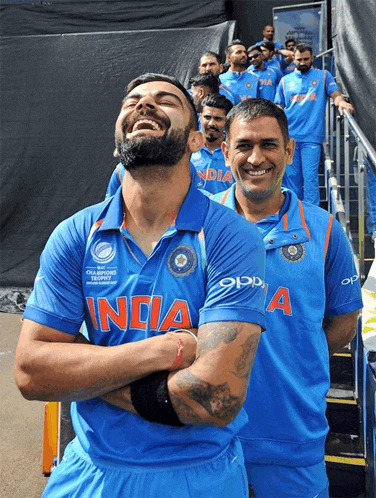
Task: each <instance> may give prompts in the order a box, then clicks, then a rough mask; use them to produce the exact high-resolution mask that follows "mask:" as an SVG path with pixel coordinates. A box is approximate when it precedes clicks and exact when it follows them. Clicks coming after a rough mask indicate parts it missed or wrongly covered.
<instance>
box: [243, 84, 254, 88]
mask: <svg viewBox="0 0 376 498" xmlns="http://www.w3.org/2000/svg"><path fill="white" fill-rule="evenodd" d="M245 86H246V87H247V88H252V87H253V83H246V84H245Z"/></svg>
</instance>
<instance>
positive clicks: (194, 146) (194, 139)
mask: <svg viewBox="0 0 376 498" xmlns="http://www.w3.org/2000/svg"><path fill="white" fill-rule="evenodd" d="M204 144H205V138H204V135H203V133H201V131H197V130H194V131H191V132H190V134H189V137H188V150H189V152H191V153H193V152H198V151H199V150H201V149H202V148H203V146H204Z"/></svg>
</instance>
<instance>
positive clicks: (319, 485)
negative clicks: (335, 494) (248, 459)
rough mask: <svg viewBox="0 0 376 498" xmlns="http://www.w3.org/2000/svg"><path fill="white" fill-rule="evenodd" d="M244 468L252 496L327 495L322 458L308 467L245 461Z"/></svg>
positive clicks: (298, 497) (320, 497)
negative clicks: (246, 462) (247, 462)
mask: <svg viewBox="0 0 376 498" xmlns="http://www.w3.org/2000/svg"><path fill="white" fill-rule="evenodd" d="M245 468H246V471H247V476H248V482H249V483H250V484H251V486H252V489H253V496H254V497H255V498H329V482H328V478H327V475H326V470H325V462H324V460H322V462H320V463H318V464H315V465H310V466H308V467H286V466H283V465H265V464H255V463H249V464H246V465H245ZM250 495H251V496H252V494H250Z"/></svg>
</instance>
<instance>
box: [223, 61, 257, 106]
mask: <svg viewBox="0 0 376 498" xmlns="http://www.w3.org/2000/svg"><path fill="white" fill-rule="evenodd" d="M219 81H220V82H221V83H222V85H223V86H224V87H225V88H227V89H228V90H229V91H230V92H231V93H232V95H233V97H234V101H235V104H239V102H241V101H242V100H246V99H252V98H255V97H259V96H260V95H259V88H258V78H257V76H255V75H253V74H250V73H249V72H248V71H243V72H242V73H234V72H233V71H231V69H229V70H228V71H226V72H225V73H223V74H220V75H219Z"/></svg>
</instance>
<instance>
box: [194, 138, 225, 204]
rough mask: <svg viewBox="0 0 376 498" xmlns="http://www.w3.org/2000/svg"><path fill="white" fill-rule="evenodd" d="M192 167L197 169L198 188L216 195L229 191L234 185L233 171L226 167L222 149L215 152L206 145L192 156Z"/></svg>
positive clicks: (219, 148)
mask: <svg viewBox="0 0 376 498" xmlns="http://www.w3.org/2000/svg"><path fill="white" fill-rule="evenodd" d="M191 165H193V166H194V168H195V169H196V173H197V176H198V179H199V180H198V183H197V185H198V187H199V188H203V189H205V190H206V191H207V192H210V193H212V194H216V193H218V192H222V191H223V190H227V189H228V188H229V187H231V185H232V184H233V183H234V179H233V177H232V173H231V169H230V168H228V167H227V166H226V163H225V158H224V155H223V152H222V149H221V147H218V148H217V149H215V150H214V151H213V152H212V151H211V150H210V149H209V148H208V147H206V145H205V146H204V147H203V148H202V149H201V150H199V151H198V152H194V153H193V154H192V155H191Z"/></svg>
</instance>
